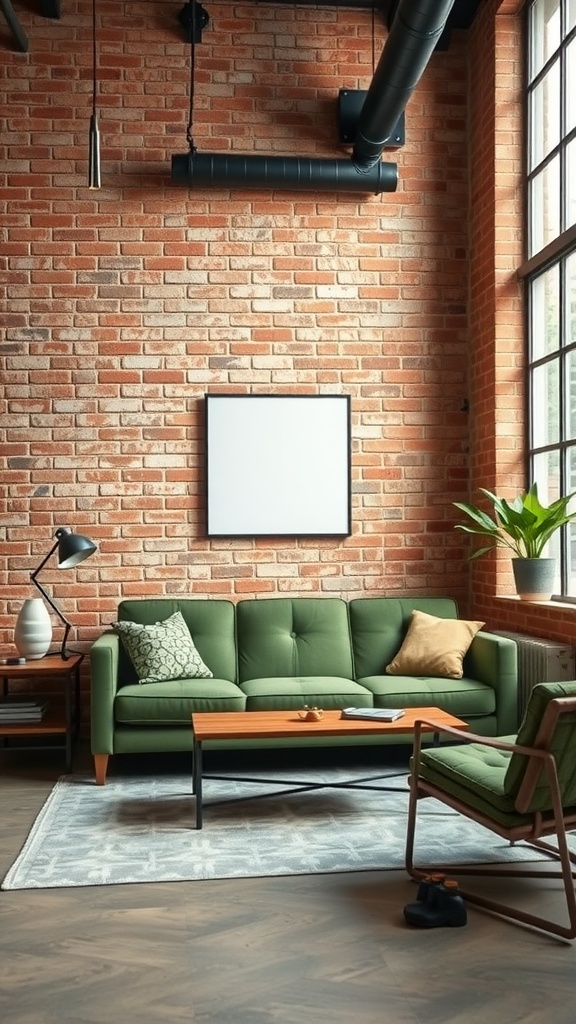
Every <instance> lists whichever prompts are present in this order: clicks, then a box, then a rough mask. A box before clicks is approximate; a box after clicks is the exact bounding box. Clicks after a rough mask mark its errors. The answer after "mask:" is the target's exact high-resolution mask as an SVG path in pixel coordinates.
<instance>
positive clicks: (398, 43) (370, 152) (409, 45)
mask: <svg viewBox="0 0 576 1024" xmlns="http://www.w3.org/2000/svg"><path fill="white" fill-rule="evenodd" d="M453 6H454V0H400V2H399V4H398V9H397V11H396V15H395V17H394V21H393V22H392V27H391V28H390V32H389V33H388V38H387V39H386V42H385V44H384V49H383V50H382V54H381V56H380V60H379V61H378V65H377V67H376V71H375V72H374V77H373V79H372V82H371V83H370V88H369V89H368V95H367V96H366V99H365V101H364V106H363V107H362V111H361V113H360V119H359V121H358V131H357V135H356V139H355V141H354V148H353V150H352V162H353V164H354V166H355V167H357V169H358V170H359V171H366V170H368V169H369V168H371V167H373V165H374V164H376V163H378V161H379V160H380V157H381V155H382V152H383V150H384V147H385V145H386V143H387V141H388V139H389V138H390V136H391V134H392V132H393V131H394V129H395V127H396V125H397V123H398V120H399V118H400V115H401V114H402V113H403V111H404V108H405V107H406V104H407V102H408V100H409V99H410V96H411V95H412V93H413V91H414V89H415V88H416V86H417V84H418V82H419V80H420V78H421V77H422V74H423V72H424V70H425V68H426V65H427V64H428V61H429V60H430V57H431V56H432V53H433V52H434V47H435V46H436V43H437V42H438V40H439V38H440V36H441V35H442V32H443V31H444V27H445V25H446V22H447V20H448V16H449V14H450V11H451V10H452V7H453Z"/></svg>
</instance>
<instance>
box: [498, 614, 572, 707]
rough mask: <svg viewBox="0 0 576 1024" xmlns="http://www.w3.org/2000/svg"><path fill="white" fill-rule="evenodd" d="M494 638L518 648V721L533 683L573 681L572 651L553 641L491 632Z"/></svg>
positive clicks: (523, 635)
mask: <svg viewBox="0 0 576 1024" xmlns="http://www.w3.org/2000/svg"><path fill="white" fill-rule="evenodd" d="M492 632H493V633H496V634H497V635H498V636H506V637H508V638H509V639H510V640H515V641H516V645H517V647H518V721H519V722H520V721H521V720H522V717H523V715H524V712H525V710H526V705H527V703H528V700H529V698H530V692H531V690H532V687H533V686H535V685H536V683H560V682H564V681H565V680H567V679H575V678H576V667H575V662H574V648H573V647H571V646H570V644H562V643H560V642H559V641H556V640H546V639H544V638H543V637H539V636H527V635H526V634H525V633H507V632H505V631H504V630H500V629H494V630H492Z"/></svg>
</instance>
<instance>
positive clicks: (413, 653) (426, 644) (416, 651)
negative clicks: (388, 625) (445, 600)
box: [386, 611, 485, 679]
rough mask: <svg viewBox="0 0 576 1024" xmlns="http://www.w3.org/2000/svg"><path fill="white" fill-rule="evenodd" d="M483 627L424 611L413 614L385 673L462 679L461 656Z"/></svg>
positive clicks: (479, 623) (476, 623) (462, 656)
mask: <svg viewBox="0 0 576 1024" xmlns="http://www.w3.org/2000/svg"><path fill="white" fill-rule="evenodd" d="M484 625H485V623H484V622H467V621H466V620H465V619H438V618H436V616H435V615H427V614H426V612H419V611H413V612H412V620H411V622H410V625H409V627H408V632H407V633H406V636H405V637H404V642H403V644H402V646H401V648H400V650H399V651H398V654H397V655H396V657H395V658H394V659H393V660H392V661H391V662H390V664H389V665H387V666H386V672H387V673H388V675H391V676H442V677H443V678H445V679H461V678H462V675H463V671H462V662H463V660H464V655H465V654H466V651H467V650H468V648H469V647H470V644H471V643H472V641H473V639H474V637H475V635H476V633H477V632H478V630H479V629H482V626H484Z"/></svg>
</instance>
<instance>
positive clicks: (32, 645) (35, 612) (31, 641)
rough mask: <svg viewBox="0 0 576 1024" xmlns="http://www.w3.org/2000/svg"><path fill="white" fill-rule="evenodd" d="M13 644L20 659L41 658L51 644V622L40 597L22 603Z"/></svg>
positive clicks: (30, 598)
mask: <svg viewBox="0 0 576 1024" xmlns="http://www.w3.org/2000/svg"><path fill="white" fill-rule="evenodd" d="M14 643H15V644H16V647H17V649H18V653H19V655H20V657H21V658H26V661H31V660H33V659H35V658H43V657H44V655H45V654H46V653H47V651H48V648H49V647H50V644H51V643H52V620H51V619H50V615H49V613H48V609H47V607H46V605H45V604H44V601H43V600H42V598H41V597H29V598H28V600H27V601H24V604H23V605H22V607H21V609H20V611H19V612H18V618H17V619H16V628H15V630H14Z"/></svg>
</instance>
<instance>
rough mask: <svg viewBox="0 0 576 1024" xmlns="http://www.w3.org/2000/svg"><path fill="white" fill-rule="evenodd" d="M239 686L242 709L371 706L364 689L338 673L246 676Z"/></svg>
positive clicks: (325, 708)
mask: <svg viewBox="0 0 576 1024" xmlns="http://www.w3.org/2000/svg"><path fill="white" fill-rule="evenodd" d="M240 689H241V690H242V692H243V693H244V694H245V696H246V711H290V710H292V709H293V708H296V709H298V708H302V707H303V706H304V704H309V705H316V707H319V708H323V710H325V711H328V710H330V709H334V708H345V707H348V706H354V707H368V708H369V707H372V696H371V694H370V693H368V691H367V690H366V689H365V688H364V687H363V686H360V685H359V684H358V683H355V682H353V680H352V679H343V678H342V677H341V676H279V677H274V678H271V679H270V678H269V679H247V680H246V682H244V683H241V685H240Z"/></svg>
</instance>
